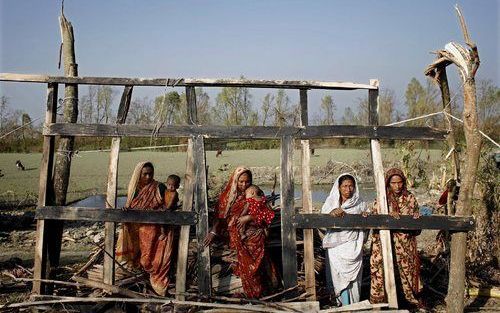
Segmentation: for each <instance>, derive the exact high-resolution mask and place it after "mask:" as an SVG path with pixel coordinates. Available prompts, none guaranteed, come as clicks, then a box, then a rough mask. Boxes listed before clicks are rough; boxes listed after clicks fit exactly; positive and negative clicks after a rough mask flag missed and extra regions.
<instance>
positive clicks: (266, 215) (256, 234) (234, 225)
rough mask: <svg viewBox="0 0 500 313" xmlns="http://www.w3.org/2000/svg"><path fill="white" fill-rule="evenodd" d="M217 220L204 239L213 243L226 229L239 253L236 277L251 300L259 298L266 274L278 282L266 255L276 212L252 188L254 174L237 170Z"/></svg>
mask: <svg viewBox="0 0 500 313" xmlns="http://www.w3.org/2000/svg"><path fill="white" fill-rule="evenodd" d="M216 214H217V219H216V221H215V223H214V225H213V226H212V229H211V230H210V232H209V233H208V234H207V237H206V238H205V244H206V245H209V244H210V243H212V241H213V239H214V237H215V236H216V235H217V234H221V233H222V232H223V230H224V228H225V227H227V230H228V233H229V246H230V248H231V249H233V250H235V251H236V255H237V260H238V261H237V263H236V264H235V265H234V273H235V274H236V275H238V276H239V277H240V278H241V281H242V285H243V290H244V292H245V295H246V296H247V297H248V298H258V297H260V296H261V294H262V292H263V289H264V287H263V283H264V282H263V274H265V272H266V270H267V272H270V276H271V277H270V278H271V281H272V280H273V278H274V281H276V270H275V269H274V267H273V265H272V263H271V262H270V260H269V258H268V256H267V253H266V251H265V241H266V238H267V229H268V227H269V224H270V223H271V220H272V219H273V218H274V212H273V211H272V210H271V209H270V208H269V207H268V206H267V204H266V200H265V196H264V194H263V192H262V190H260V188H258V187H257V186H254V185H252V172H251V171H250V170H249V169H248V168H246V167H243V166H239V167H237V168H236V169H235V171H234V172H233V174H232V175H231V177H230V179H229V182H228V183H227V184H226V186H225V188H224V190H223V191H222V193H221V195H220V196H219V201H218V203H217V207H216Z"/></svg>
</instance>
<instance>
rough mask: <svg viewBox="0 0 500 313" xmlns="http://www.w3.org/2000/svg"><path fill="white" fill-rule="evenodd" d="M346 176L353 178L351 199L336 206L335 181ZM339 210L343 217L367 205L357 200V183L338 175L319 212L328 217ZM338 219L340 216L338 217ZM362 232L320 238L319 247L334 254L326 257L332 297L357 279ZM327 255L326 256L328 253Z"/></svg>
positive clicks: (330, 232) (331, 231) (337, 232)
mask: <svg viewBox="0 0 500 313" xmlns="http://www.w3.org/2000/svg"><path fill="white" fill-rule="evenodd" d="M344 175H349V176H352V177H353V178H354V181H355V189H354V193H353V195H352V197H351V198H349V199H348V200H347V201H345V202H344V203H342V205H340V191H339V178H340V177H342V176H344ZM339 207H340V208H341V209H342V210H344V211H345V213H346V214H361V213H363V212H364V211H366V210H367V209H368V206H367V205H366V203H365V202H363V201H362V199H361V198H360V197H359V186H358V181H357V180H356V177H354V175H351V174H349V173H344V174H341V175H340V176H339V177H337V179H336V181H335V183H334V184H333V187H332V190H331V191H330V195H329V196H328V197H327V198H326V200H325V203H324V204H323V207H322V208H321V213H324V214H330V212H331V211H333V209H336V208H339ZM340 218H341V217H340ZM363 241H364V231H362V230H335V229H329V230H328V232H327V234H326V236H325V237H324V238H323V248H327V249H328V250H329V251H330V250H332V251H335V253H332V255H335V257H333V258H329V262H330V270H331V274H332V281H333V287H334V290H335V293H336V294H340V292H341V291H342V290H343V289H345V288H346V287H347V286H348V285H349V283H350V282H351V281H355V280H356V279H357V278H358V274H359V271H360V270H361V266H362V261H363ZM328 254H330V253H328Z"/></svg>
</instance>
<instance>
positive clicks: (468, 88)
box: [445, 5, 482, 313]
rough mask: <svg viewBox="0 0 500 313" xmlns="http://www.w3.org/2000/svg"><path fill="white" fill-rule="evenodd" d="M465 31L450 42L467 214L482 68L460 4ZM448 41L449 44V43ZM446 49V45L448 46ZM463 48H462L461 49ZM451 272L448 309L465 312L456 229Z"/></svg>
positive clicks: (463, 239) (462, 207) (462, 256)
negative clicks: (459, 95)
mask: <svg viewBox="0 0 500 313" xmlns="http://www.w3.org/2000/svg"><path fill="white" fill-rule="evenodd" d="M455 9H456V11H457V15H458V18H459V20H460V25H461V28H462V32H463V35H464V38H465V42H466V43H467V46H468V47H467V49H466V48H464V47H462V46H460V45H458V44H453V43H451V44H448V45H452V46H454V49H447V50H450V51H449V53H450V54H451V55H452V57H450V58H449V60H450V61H453V63H454V64H455V65H457V67H458V70H459V73H460V75H461V80H462V83H463V97H464V98H463V99H464V110H463V113H462V115H463V122H464V126H463V127H464V128H463V130H464V134H465V142H466V144H467V145H466V149H467V153H466V158H465V162H464V163H465V168H464V171H463V175H462V177H461V184H460V192H459V195H458V201H457V204H456V215H459V216H464V215H465V216H467V215H471V214H472V202H473V199H474V187H475V185H476V179H477V176H478V164H479V159H480V155H481V142H482V137H481V134H480V128H479V122H480V121H479V118H478V114H477V97H476V81H475V75H476V71H477V69H478V68H479V64H480V60H479V53H478V49H477V46H476V44H475V43H474V42H472V40H471V38H470V36H469V33H468V31H467V24H466V23H465V19H464V17H463V15H462V13H461V12H460V9H459V8H458V5H457V6H456V7H455ZM448 45H447V46H448ZM445 49H446V48H445ZM462 51H463V52H462ZM450 252H451V253H450V275H449V284H448V294H447V296H446V310H447V312H451V313H458V312H463V310H464V292H465V284H466V282H465V262H466V254H467V252H468V247H467V234H465V233H454V234H452V235H451V249H450Z"/></svg>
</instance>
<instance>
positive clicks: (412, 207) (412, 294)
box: [370, 168, 422, 307]
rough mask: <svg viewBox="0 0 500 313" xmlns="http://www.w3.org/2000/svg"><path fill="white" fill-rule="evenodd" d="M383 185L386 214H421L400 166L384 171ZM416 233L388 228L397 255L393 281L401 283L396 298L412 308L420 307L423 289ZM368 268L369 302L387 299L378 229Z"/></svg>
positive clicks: (415, 216)
mask: <svg viewBox="0 0 500 313" xmlns="http://www.w3.org/2000/svg"><path fill="white" fill-rule="evenodd" d="M385 186H386V192H387V206H388V209H389V215H391V216H392V217H394V218H399V216H400V215H411V216H413V218H419V217H420V213H419V208H418V203H417V199H416V198H415V196H414V195H413V194H412V193H411V192H409V191H408V189H407V188H406V177H405V175H404V174H403V172H402V171H401V170H400V169H397V168H393V169H390V170H388V171H387V173H386V175H385ZM373 211H374V212H373V213H375V214H376V213H378V205H377V203H375V205H374V208H373ZM419 234H420V232H415V231H391V238H392V247H393V254H394V255H395V256H396V257H395V261H396V266H394V269H395V271H394V272H395V278H396V284H397V285H398V286H399V285H400V286H401V288H398V298H401V300H404V301H406V302H407V303H408V304H409V305H410V306H413V307H422V303H421V301H420V300H419V298H418V296H419V294H420V292H421V291H422V282H421V279H420V257H419V255H418V251H417V238H416V236H418V235H419ZM370 267H371V288H370V302H371V303H380V302H386V294H385V286H384V271H383V261H382V245H381V243H380V235H379V233H378V231H374V232H373V237H372V255H371V258H370ZM401 289H402V290H401ZM401 291H402V296H401Z"/></svg>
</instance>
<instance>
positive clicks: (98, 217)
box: [35, 206, 197, 225]
mask: <svg viewBox="0 0 500 313" xmlns="http://www.w3.org/2000/svg"><path fill="white" fill-rule="evenodd" d="M35 218H36V219H38V220H40V219H53V220H67V221H94V222H99V221H102V222H128V223H145V224H165V225H194V224H196V222H197V219H196V214H195V213H194V212H180V211H175V212H171V211H153V210H126V211H124V210H121V209H108V210H103V208H88V207H70V206H43V207H42V206H39V207H37V209H36V214H35Z"/></svg>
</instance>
